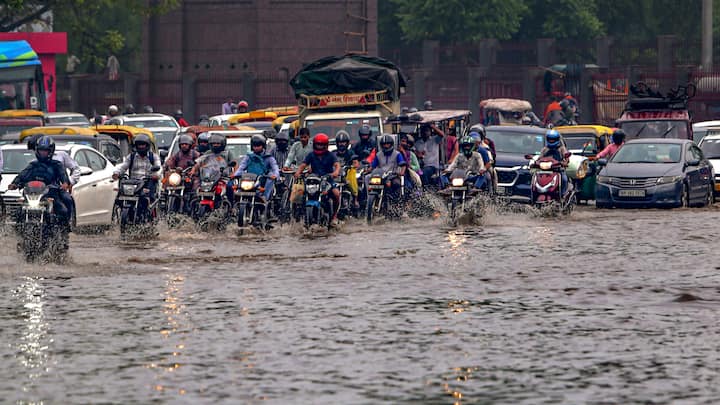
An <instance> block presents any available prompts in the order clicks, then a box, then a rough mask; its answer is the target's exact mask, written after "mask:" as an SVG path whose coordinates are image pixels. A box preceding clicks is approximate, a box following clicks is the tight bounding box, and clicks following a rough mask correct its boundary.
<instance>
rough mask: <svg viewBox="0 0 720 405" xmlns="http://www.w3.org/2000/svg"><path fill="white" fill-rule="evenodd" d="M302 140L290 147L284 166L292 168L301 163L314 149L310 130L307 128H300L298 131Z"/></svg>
mask: <svg viewBox="0 0 720 405" xmlns="http://www.w3.org/2000/svg"><path fill="white" fill-rule="evenodd" d="M298 136H299V137H300V142H295V143H294V144H293V145H292V146H291V147H290V152H289V153H288V157H287V159H285V164H284V165H283V167H284V168H291V167H295V166H297V165H299V164H300V163H302V162H303V161H304V160H305V157H306V156H308V155H309V154H310V152H312V150H313V146H312V142H310V130H309V129H307V128H300V131H299V133H298Z"/></svg>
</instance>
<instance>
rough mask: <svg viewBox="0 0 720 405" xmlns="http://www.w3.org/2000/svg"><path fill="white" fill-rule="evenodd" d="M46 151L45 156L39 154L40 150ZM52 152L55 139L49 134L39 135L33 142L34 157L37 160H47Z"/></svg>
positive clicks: (50, 157) (53, 151)
mask: <svg viewBox="0 0 720 405" xmlns="http://www.w3.org/2000/svg"><path fill="white" fill-rule="evenodd" d="M42 150H46V151H48V155H47V156H41V155H40V151H42ZM53 153H55V141H53V139H52V138H51V137H49V136H41V137H40V138H38V140H37V142H36V143H35V157H36V158H37V160H38V162H49V161H50V160H51V159H52V156H53Z"/></svg>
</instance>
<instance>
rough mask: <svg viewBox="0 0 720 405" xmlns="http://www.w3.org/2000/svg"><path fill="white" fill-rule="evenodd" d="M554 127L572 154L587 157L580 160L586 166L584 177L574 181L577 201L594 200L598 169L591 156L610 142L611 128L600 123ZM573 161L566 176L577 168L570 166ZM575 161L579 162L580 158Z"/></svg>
mask: <svg viewBox="0 0 720 405" xmlns="http://www.w3.org/2000/svg"><path fill="white" fill-rule="evenodd" d="M554 129H556V130H557V131H558V132H560V134H561V135H562V137H563V141H564V142H565V147H566V148H567V149H568V150H569V151H570V152H572V154H573V156H583V157H585V158H587V159H588V160H585V159H583V160H582V161H584V162H586V164H587V168H586V174H585V176H584V178H583V179H578V181H577V183H576V185H577V186H578V193H577V199H578V201H583V200H584V201H588V200H594V199H595V181H596V177H597V173H598V172H599V171H600V169H599V168H598V167H597V163H596V162H595V161H594V160H593V158H594V157H595V155H597V154H598V153H599V152H600V151H602V150H603V149H605V147H606V146H608V145H609V144H610V142H612V140H611V137H612V133H613V129H612V128H609V127H605V126H602V125H572V126H561V127H555V128H554ZM573 161H575V160H574V159H571V166H569V167H568V176H570V172H571V171H573V170H577V168H573V167H572V163H573ZM577 161H578V162H580V160H577Z"/></svg>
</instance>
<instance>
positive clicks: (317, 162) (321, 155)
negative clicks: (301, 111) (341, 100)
mask: <svg viewBox="0 0 720 405" xmlns="http://www.w3.org/2000/svg"><path fill="white" fill-rule="evenodd" d="M303 129H305V128H303ZM301 131H302V130H301ZM329 143H330V139H329V138H328V136H327V135H325V134H323V133H319V134H317V135H315V138H313V142H312V145H313V147H312V148H313V153H309V154H308V155H307V156H306V157H305V160H304V161H303V162H302V163H301V164H300V166H299V167H298V168H297V170H296V171H295V179H298V178H299V177H300V175H301V174H302V172H303V170H305V168H306V167H308V166H310V171H311V172H312V173H314V174H316V175H318V176H321V177H322V176H326V175H330V179H329V181H330V184H331V185H332V188H331V190H332V198H333V200H335V201H334V202H335V205H334V207H335V212H333V214H332V215H333V218H332V222H333V223H337V215H338V209H339V208H340V190H338V188H337V187H336V186H335V182H334V181H333V178H335V177H338V176H340V163H338V161H337V158H336V157H335V155H333V154H332V153H330V152H328V144H329Z"/></svg>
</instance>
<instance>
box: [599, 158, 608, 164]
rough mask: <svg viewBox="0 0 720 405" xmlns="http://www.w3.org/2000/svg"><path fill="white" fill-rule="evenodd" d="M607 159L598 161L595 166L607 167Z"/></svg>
mask: <svg viewBox="0 0 720 405" xmlns="http://www.w3.org/2000/svg"><path fill="white" fill-rule="evenodd" d="M607 163H608V161H607V159H598V161H597V164H598V166H607Z"/></svg>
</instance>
